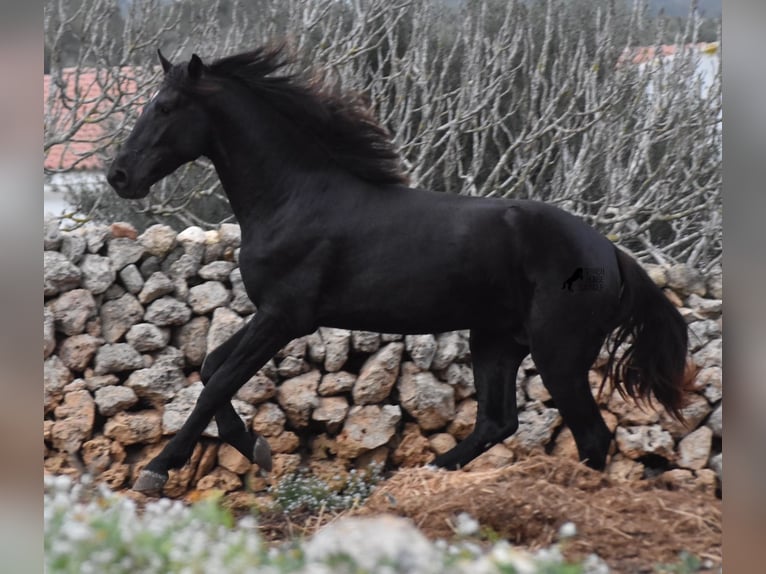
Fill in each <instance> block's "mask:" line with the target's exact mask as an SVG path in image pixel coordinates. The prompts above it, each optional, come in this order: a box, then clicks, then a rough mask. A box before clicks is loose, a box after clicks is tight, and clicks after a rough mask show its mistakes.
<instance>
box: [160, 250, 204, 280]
mask: <svg viewBox="0 0 766 574" xmlns="http://www.w3.org/2000/svg"><path fill="white" fill-rule="evenodd" d="M173 253H178V254H179V255H180V256H178V257H172V256H168V257H167V258H166V259H165V260H164V261H163V262H162V271H163V272H164V273H166V274H167V275H168V276H169V277H171V278H173V279H191V278H192V277H194V276H195V275H197V272H198V271H199V267H200V262H199V261H197V260H196V259H194V258H193V257H192V256H190V255H188V254H186V253H182V252H181V250H178V251H174V252H173Z"/></svg>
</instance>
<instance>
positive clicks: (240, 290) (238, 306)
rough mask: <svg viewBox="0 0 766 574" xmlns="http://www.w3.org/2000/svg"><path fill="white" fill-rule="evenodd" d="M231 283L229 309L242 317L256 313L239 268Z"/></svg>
mask: <svg viewBox="0 0 766 574" xmlns="http://www.w3.org/2000/svg"><path fill="white" fill-rule="evenodd" d="M229 281H230V282H231V303H229V307H230V308H231V309H232V310H233V311H236V312H237V313H239V314H240V315H247V314H249V313H255V305H253V302H252V301H250V297H248V295H247V291H246V290H245V283H244V281H243V280H242V274H241V273H240V271H239V268H236V269H233V270H232V272H231V273H230V274H229ZM322 361H324V357H322ZM322 361H317V362H322Z"/></svg>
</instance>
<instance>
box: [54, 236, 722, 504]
mask: <svg viewBox="0 0 766 574" xmlns="http://www.w3.org/2000/svg"><path fill="white" fill-rule="evenodd" d="M239 242H240V230H239V227H238V226H237V225H233V224H229V225H227V224H224V225H221V226H220V228H219V229H217V230H213V231H203V230H202V229H200V228H196V227H191V228H188V229H186V230H184V231H182V232H180V233H177V232H175V231H174V230H173V229H171V228H169V227H167V226H162V225H156V226H153V227H151V228H149V229H147V230H146V231H145V232H144V233H142V234H140V235H139V234H138V233H137V232H136V230H135V229H134V228H133V227H131V226H130V225H128V224H124V223H115V224H112V225H111V226H89V227H87V228H84V229H81V230H77V231H74V232H61V231H59V230H58V228H57V227H56V226H55V225H54V224H49V225H47V226H46V229H45V238H44V243H45V254H44V269H45V273H44V294H45V302H44V308H43V316H44V339H43V355H44V360H45V369H44V415H43V421H44V422H43V432H44V440H45V468H46V471H48V472H51V473H73V474H77V473H82V472H88V473H90V474H92V475H95V476H96V477H98V479H99V480H101V481H104V482H106V483H107V484H109V485H110V486H111V487H113V488H120V487H123V486H126V485H128V484H130V483H131V482H132V481H133V480H134V479H135V477H136V475H137V473H138V472H139V471H140V469H141V468H142V467H143V465H144V464H146V462H148V460H149V459H150V458H151V457H152V456H154V455H155V454H156V453H157V452H158V451H159V450H160V449H161V448H162V446H163V445H164V444H165V443H166V442H167V440H168V439H169V437H170V436H172V435H173V434H174V433H175V432H177V431H178V429H179V428H180V427H181V425H182V424H183V422H184V420H185V419H186V417H187V415H188V413H189V412H190V410H191V409H192V407H193V406H194V403H195V401H196V399H197V397H198V396H199V393H200V391H201V389H202V383H201V382H200V380H199V373H198V371H199V368H200V366H201V364H202V361H203V359H204V357H205V354H206V353H207V352H208V351H210V350H212V349H213V348H215V347H216V346H218V345H220V344H221V343H222V342H223V341H225V340H226V339H227V337H229V336H230V335H231V334H232V333H234V332H235V331H236V330H237V329H238V328H239V327H240V326H242V325H243V324H244V323H245V322H246V321H247V320H248V319H249V318H250V317H251V316H252V314H253V313H255V311H256V309H255V307H254V306H253V304H252V303H251V302H250V300H249V299H248V297H247V295H246V293H245V290H244V287H243V284H242V279H241V275H240V273H239V269H238V267H237V259H238V254H239ZM647 269H648V271H649V273H650V275H651V276H652V278H653V279H654V281H655V282H656V283H657V284H658V285H660V286H661V287H662V288H663V289H664V290H665V293H666V294H667V296H668V297H669V298H670V299H671V301H673V302H674V303H675V304H676V305H677V306H678V307H679V308H680V310H681V312H682V314H683V315H684V317H685V318H686V320H687V322H688V324H689V329H690V339H691V351H692V357H693V361H694V363H695V365H696V368H697V373H696V378H695V381H694V388H693V392H690V394H689V401H688V406H687V407H686V408H685V409H684V414H685V416H686V418H687V421H688V426H683V425H681V424H679V423H678V422H676V421H674V420H672V419H670V418H669V417H668V416H667V415H666V414H664V413H658V412H655V411H654V410H651V409H641V408H639V407H637V406H636V405H635V404H634V403H633V402H630V401H627V402H626V401H625V400H623V399H622V398H621V397H620V395H619V394H618V393H616V392H615V393H612V394H611V395H609V396H599V398H598V400H599V404H600V406H601V408H602V412H603V414H604V417H605V420H606V421H607V424H608V425H609V427H610V428H611V429H613V430H614V431H615V445H614V452H613V455H612V457H611V462H610V465H609V467H608V469H607V472H608V473H609V475H611V476H613V477H616V478H625V479H632V478H640V477H647V476H654V475H656V474H659V473H663V474H662V476H663V478H664V479H667V480H668V483H669V484H670V485H673V486H674V487H683V488H701V489H705V490H711V491H712V490H715V489H717V488H720V481H721V478H722V453H721V436H722V417H721V413H722V372H721V325H722V323H721V321H722V317H721V313H722V305H721V299H722V291H721V277H720V274H718V275H714V276H712V277H708V278H707V279H706V280H705V279H704V278H702V277H700V276H699V275H698V274H696V273H695V272H694V271H692V270H689V269H687V268H684V267H670V268H661V267H658V266H648V267H647ZM470 362H471V356H470V350H469V346H468V333H467V332H451V333H439V334H423V335H416V336H406V337H403V336H400V335H392V334H379V333H370V332H363V331H346V330H342V329H330V328H321V329H319V330H318V331H317V332H315V333H312V334H311V335H309V336H306V337H303V338H301V339H296V340H294V341H292V342H291V343H290V344H289V345H287V346H286V347H285V348H284V349H282V350H281V351H280V352H279V353H278V354H277V355H276V356H275V357H274V359H273V360H271V361H269V363H268V364H267V365H266V366H265V367H264V368H263V369H261V371H260V372H259V373H258V374H256V375H255V376H253V377H252V379H250V380H249V381H248V382H247V383H246V384H245V385H244V386H243V387H242V388H241V389H240V390H239V392H238V393H237V394H236V396H235V398H234V400H233V403H234V407H235V409H236V411H237V412H238V413H239V414H240V416H241V417H242V418H243V419H244V420H245V422H246V423H247V424H248V425H249V426H251V427H252V428H253V429H254V430H256V431H257V432H258V433H261V434H262V435H264V436H266V437H267V438H268V440H269V443H270V444H271V446H272V449H273V451H274V453H275V455H274V459H275V460H274V462H275V470H274V473H273V476H277V477H278V476H280V475H281V474H282V473H284V472H287V471H289V470H291V469H294V468H296V467H297V466H298V465H300V464H307V465H309V466H310V467H311V469H312V470H313V471H314V472H315V473H317V474H318V475H320V476H325V477H327V478H332V477H335V476H342V475H343V474H344V473H345V472H347V471H348V470H349V469H350V468H352V467H354V466H364V465H367V464H369V463H370V462H372V461H377V462H380V463H385V464H387V465H388V466H389V467H396V466H411V465H422V464H425V463H428V462H429V461H430V460H432V459H433V458H434V456H436V455H437V454H439V453H442V452H445V451H447V450H448V449H450V448H451V447H453V446H454V445H455V444H456V443H457V442H458V441H460V440H462V439H463V438H465V437H466V436H467V435H468V434H469V433H470V432H471V430H472V426H473V423H474V420H475V417H476V407H477V403H476V398H475V389H474V385H473V374H472V371H471V367H470ZM604 363H605V354H604V353H602V356H601V357H600V358H599V360H598V361H597V363H596V365H594V369H593V370H592V371H591V373H590V375H591V376H590V378H591V383H592V388H593V392H594V395H595V394H597V391H598V388H599V386H600V382H601V375H600V372H599V369H600V368H602V367H603V365H604ZM517 399H518V404H519V408H520V415H519V419H520V426H519V430H518V432H517V433H516V434H515V435H514V436H512V437H511V438H509V439H508V440H506V441H505V442H504V443H502V444H499V445H496V446H495V447H493V448H492V449H491V450H490V451H489V452H487V453H486V454H485V455H483V456H482V457H480V458H479V459H477V460H476V461H474V462H473V463H471V467H474V468H482V467H493V466H498V465H504V464H510V463H512V462H513V460H514V459H515V458H517V457H519V456H523V454H524V453H527V452H530V451H536V450H545V451H547V452H548V453H552V454H553V455H556V456H563V457H570V458H574V457H576V449H575V445H574V441H573V438H572V435H571V433H570V432H569V430H568V429H567V428H565V427H564V426H563V425H562V420H561V417H560V415H559V413H558V411H557V410H556V409H555V408H553V405H552V404H551V398H550V395H549V394H548V392H547V391H546V389H545V387H544V385H543V384H542V380H541V378H540V376H539V375H538V373H537V371H536V370H535V366H534V363H533V362H532V361H531V359H530V358H529V357H528V358H527V359H526V360H525V361H524V363H523V364H522V368H521V369H520V371H519V375H518V378H517ZM216 437H217V428H216V424H215V421H213V422H211V423H210V425H209V426H208V427H207V429H206V430H205V434H204V438H203V440H202V441H200V444H199V445H198V446H197V447H196V449H195V451H194V454H193V456H192V458H191V461H190V462H189V463H188V464H187V465H186V466H185V467H184V468H183V469H181V470H180V471H178V472H175V473H173V474H172V476H171V480H170V481H169V482H168V485H167V486H166V488H165V494H166V495H168V496H181V495H183V494H184V493H186V492H188V491H190V490H192V489H201V490H202V489H209V488H219V489H223V490H225V491H236V490H239V489H242V488H244V486H245V485H246V484H247V485H248V486H249V487H250V488H255V489H257V488H261V487H263V486H265V479H264V478H262V477H260V475H259V474H258V473H257V472H255V471H256V470H257V467H255V466H253V465H250V464H249V462H248V461H247V460H246V459H245V458H244V457H242V456H241V455H240V454H239V453H238V452H236V451H235V450H234V449H233V448H232V447H230V446H228V445H225V444H221V443H220V441H218V440H217V439H216Z"/></svg>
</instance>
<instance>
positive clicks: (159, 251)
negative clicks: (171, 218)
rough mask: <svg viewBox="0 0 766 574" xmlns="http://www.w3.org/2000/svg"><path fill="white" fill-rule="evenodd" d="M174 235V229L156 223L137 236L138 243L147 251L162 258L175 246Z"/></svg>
mask: <svg viewBox="0 0 766 574" xmlns="http://www.w3.org/2000/svg"><path fill="white" fill-rule="evenodd" d="M176 236H177V234H176V232H175V230H174V229H173V228H172V227H170V226H169V225H163V224H156V225H152V226H151V227H149V228H148V229H147V230H146V231H144V232H143V233H142V234H141V235H140V236H139V237H138V243H139V244H141V245H142V246H143V248H144V249H145V250H146V252H147V253H149V254H151V255H154V256H155V257H159V258H162V257H165V255H167V254H168V253H169V252H170V250H172V249H173V248H174V247H175V246H176Z"/></svg>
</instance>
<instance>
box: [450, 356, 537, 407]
mask: <svg viewBox="0 0 766 574" xmlns="http://www.w3.org/2000/svg"><path fill="white" fill-rule="evenodd" d="M443 376H444V380H445V382H446V383H447V384H448V385H449V386H451V387H452V388H453V389H454V390H455V400H458V401H460V400H463V399H466V398H468V397H472V396H473V395H475V394H476V387H475V386H474V382H473V369H472V368H471V366H470V365H465V364H461V363H452V364H451V365H450V366H449V367H447V369H446V371H444V375H443ZM521 394H522V396H523V395H524V391H523V390H521ZM522 404H524V401H523V400H522V401H521V402H520V403H519V405H522Z"/></svg>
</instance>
